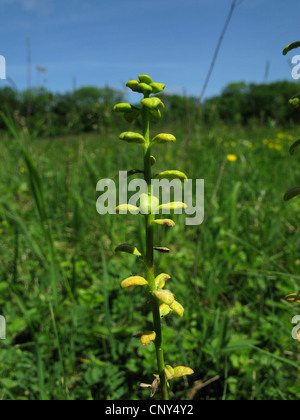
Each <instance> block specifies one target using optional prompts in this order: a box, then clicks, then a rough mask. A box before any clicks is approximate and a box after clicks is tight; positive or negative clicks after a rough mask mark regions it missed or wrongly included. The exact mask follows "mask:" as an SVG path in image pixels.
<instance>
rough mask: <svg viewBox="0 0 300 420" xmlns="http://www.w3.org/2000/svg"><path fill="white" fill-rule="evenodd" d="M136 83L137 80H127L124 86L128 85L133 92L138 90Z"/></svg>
mask: <svg viewBox="0 0 300 420" xmlns="http://www.w3.org/2000/svg"><path fill="white" fill-rule="evenodd" d="M138 85H139V82H138V81H137V80H129V82H127V83H126V86H127V87H129V88H130V89H131V90H132V91H133V92H138V90H137V87H138Z"/></svg>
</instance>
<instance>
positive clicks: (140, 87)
mask: <svg viewBox="0 0 300 420" xmlns="http://www.w3.org/2000/svg"><path fill="white" fill-rule="evenodd" d="M137 91H138V92H140V93H143V94H144V95H150V93H152V87H151V86H149V85H147V84H146V83H139V85H138V87H137Z"/></svg>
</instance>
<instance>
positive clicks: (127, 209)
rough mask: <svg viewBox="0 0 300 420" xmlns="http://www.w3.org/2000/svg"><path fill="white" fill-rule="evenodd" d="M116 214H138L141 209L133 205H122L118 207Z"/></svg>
mask: <svg viewBox="0 0 300 420" xmlns="http://www.w3.org/2000/svg"><path fill="white" fill-rule="evenodd" d="M116 212H117V213H121V214H127V213H131V214H138V213H139V212H140V209H139V208H137V207H135V206H132V205H131V204H121V205H120V206H118V207H116Z"/></svg>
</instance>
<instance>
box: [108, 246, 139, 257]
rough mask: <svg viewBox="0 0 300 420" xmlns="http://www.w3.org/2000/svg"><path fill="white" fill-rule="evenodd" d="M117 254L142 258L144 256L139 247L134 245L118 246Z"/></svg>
mask: <svg viewBox="0 0 300 420" xmlns="http://www.w3.org/2000/svg"><path fill="white" fill-rule="evenodd" d="M115 252H125V253H127V254H132V255H135V256H136V257H141V256H142V254H141V253H140V251H139V250H138V249H137V247H136V246H134V245H130V244H121V245H119V246H117V248H116V249H115Z"/></svg>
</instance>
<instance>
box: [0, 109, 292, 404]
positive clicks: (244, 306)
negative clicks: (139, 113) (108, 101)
mask: <svg viewBox="0 0 300 420" xmlns="http://www.w3.org/2000/svg"><path fill="white" fill-rule="evenodd" d="M287 107H288V105H287ZM154 129H155V130H156V128H155V126H154ZM165 129H166V130H168V131H170V132H172V133H174V134H175V135H176V137H177V142H176V143H175V144H174V145H172V146H170V147H169V146H167V147H165V148H163V149H162V150H161V152H160V153H161V154H162V157H163V159H162V160H163V162H164V165H163V166H162V165H161V163H160V161H159V160H158V162H157V168H158V169H159V170H164V169H168V168H169V167H170V168H173V167H176V165H177V166H179V167H180V168H181V170H183V171H184V172H185V173H187V175H188V176H189V178H191V179H205V212H206V218H205V222H204V223H203V224H202V225H201V226H185V224H184V218H181V217H179V216H178V217H177V216H175V220H176V223H177V224H176V227H175V228H174V229H167V228H166V229H163V230H161V228H160V230H157V234H158V235H160V236H159V241H158V243H157V246H164V245H165V244H166V243H167V244H168V245H169V244H171V245H170V248H171V251H172V252H171V253H170V254H168V255H163V256H158V257H157V264H159V267H160V270H161V272H165V270H168V271H167V272H168V273H169V274H170V275H171V276H172V280H171V281H172V290H173V291H174V293H175V295H176V297H178V299H180V300H181V301H182V302H184V306H185V314H184V317H183V318H178V317H173V316H171V317H169V318H167V319H166V320H164V327H163V328H164V348H165V358H166V361H167V363H168V364H171V365H172V364H173V363H176V360H177V359H179V360H181V361H182V363H183V364H185V365H186V366H190V367H192V368H193V370H194V372H195V374H194V375H192V376H189V377H188V378H185V380H184V381H183V380H178V381H176V380H175V381H173V383H172V387H171V390H170V395H171V397H172V398H176V399H196V400H199V399H201V400H208V399H209V400H222V399H223V400H261V399H269V400H278V399H279V400H280V399H282V400H297V399H299V398H300V381H299V356H300V353H299V345H300V344H299V343H298V342H297V341H295V340H293V338H292V336H291V334H292V329H293V327H294V326H293V325H292V318H293V317H294V316H295V315H299V314H300V309H299V306H297V305H295V304H291V303H289V302H286V301H285V300H284V297H285V296H286V295H287V294H289V293H294V292H298V291H299V284H300V282H299V279H300V275H299V272H300V256H299V246H300V242H299V238H300V215H299V201H298V200H297V199H294V200H292V201H290V202H288V203H285V202H284V201H283V195H284V193H285V192H286V191H287V190H288V189H289V188H290V187H292V186H294V185H297V184H298V183H299V180H300V168H299V165H298V160H297V159H298V158H297V152H296V155H295V157H293V158H292V157H290V156H289V154H288V150H289V147H290V146H291V144H292V143H293V141H295V140H297V139H298V138H300V127H299V126H291V127H285V128H282V127H280V126H277V125H276V124H269V125H262V126H261V125H259V124H250V125H249V126H247V127H243V126H241V125H239V124H230V125H229V124H228V125H225V124H222V123H219V124H207V125H204V124H203V125H202V124H199V125H198V124H193V125H192V127H191V136H190V138H189V141H188V142H186V138H187V128H186V126H183V125H182V124H178V123H176V120H174V121H171V123H168V127H165ZM168 131H166V132H168ZM119 132H120V130H119V128H116V129H114V128H113V127H112V126H110V127H108V128H107V129H106V130H105V131H104V132H103V133H101V134H92V133H89V134H78V135H74V136H64V137H53V138H43V137H40V136H33V137H32V136H30V135H26V136H24V138H23V139H22V144H23V146H24V147H25V149H26V151H27V154H26V155H25V154H24V150H23V149H22V147H21V146H20V144H19V143H18V142H17V141H16V139H14V138H13V137H12V136H11V135H9V134H7V133H5V134H3V135H2V137H1V155H2V159H1V166H0V176H1V184H0V197H1V198H0V237H1V240H0V275H1V277H0V314H1V315H3V316H5V318H6V322H7V339H6V340H3V341H0V347H1V351H0V399H2V400H60V399H70V400H80V399H83V400H91V399H102V400H114V399H122V400H133V399H150V396H149V390H142V389H140V387H139V384H140V383H141V382H149V380H150V381H151V377H152V375H153V367H154V364H153V360H155V355H154V352H155V350H154V346H152V345H150V346H148V347H142V346H141V345H140V343H139V340H137V339H136V338H134V337H133V336H134V334H136V333H137V332H139V331H140V325H141V323H143V325H144V326H145V327H147V323H148V327H149V326H150V325H151V317H150V314H149V308H148V306H147V304H145V298H144V297H142V298H141V296H140V291H136V290H135V289H132V290H129V289H128V290H126V291H122V292H121V291H120V281H121V280H122V279H123V278H125V277H128V273H131V272H132V273H137V272H139V271H140V270H141V266H140V265H139V263H138V261H137V260H136V259H135V258H134V257H129V258H123V257H122V256H120V255H115V253H114V249H115V247H116V246H117V245H118V244H119V243H122V242H124V243H125V242H130V241H131V240H132V238H135V243H136V242H137V241H136V239H137V240H138V241H139V246H140V248H141V249H143V247H144V236H143V235H144V232H143V226H142V221H141V222H140V223H139V222H137V218H135V217H134V216H131V215H130V216H121V215H116V216H111V215H106V216H100V215H99V214H97V212H96V200H97V197H98V195H97V193H96V184H97V181H98V180H99V179H101V178H107V177H109V178H111V179H116V180H117V179H118V172H119V170H127V169H128V168H130V167H131V166H132V162H136V165H138V162H141V160H142V155H141V154H140V149H139V148H136V147H134V146H132V147H131V146H129V147H128V145H123V144H120V142H119V140H118V135H119ZM25 134H26V133H25ZM118 142H119V143H118ZM172 253H174V255H175V257H174V255H172ZM55 289H56V294H55V293H54V294H53V291H54V290H55ZM148 314H149V315H148ZM145 317H146V321H145ZM156 398H157V399H158V398H159V396H158V395H157V396H155V397H154V399H156Z"/></svg>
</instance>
